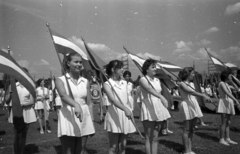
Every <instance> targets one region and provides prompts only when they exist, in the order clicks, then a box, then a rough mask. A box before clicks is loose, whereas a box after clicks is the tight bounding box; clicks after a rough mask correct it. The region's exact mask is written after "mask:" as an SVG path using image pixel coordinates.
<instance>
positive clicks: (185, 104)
mask: <svg viewBox="0 0 240 154" xmlns="http://www.w3.org/2000/svg"><path fill="white" fill-rule="evenodd" d="M63 63H64V67H65V70H66V73H65V74H63V76H61V77H58V78H57V79H56V80H55V87H52V84H51V80H44V79H39V80H37V82H36V85H37V88H36V95H37V97H36V100H33V98H32V96H31V95H30V93H29V92H28V91H27V90H26V88H25V87H23V86H22V85H21V83H19V82H17V83H16V86H17V91H18V94H19V98H20V102H21V105H22V107H23V111H24V112H23V116H24V121H25V123H26V126H25V127H24V128H25V129H24V131H23V133H22V134H20V135H19V134H17V133H16V135H15V142H14V150H15V153H23V149H24V145H25V144H26V137H27V130H28V127H29V124H30V123H33V122H36V121H38V122H39V128H40V131H39V133H40V134H44V133H51V129H57V130H58V135H57V136H58V137H59V139H60V142H61V145H62V149H63V153H64V154H67V153H72V154H75V153H80V154H84V153H85V149H86V148H85V147H86V144H87V140H88V138H89V137H90V136H92V135H93V134H94V133H97V132H96V131H95V128H94V121H98V120H99V122H100V123H104V129H105V130H106V131H107V132H108V137H109V154H116V153H120V154H124V153H125V147H126V143H127V137H128V135H129V134H131V133H134V132H135V131H136V128H135V123H134V118H133V111H134V110H135V109H136V108H138V110H139V120H140V121H142V124H143V128H144V134H145V149H146V153H147V154H157V149H158V141H157V138H158V137H159V134H163V135H166V134H170V133H174V132H172V131H171V130H169V128H168V121H169V118H171V117H172V115H171V112H170V111H171V110H178V111H179V113H180V116H179V117H180V119H181V121H182V122H183V123H182V125H183V133H182V140H183V145H184V153H185V154H195V152H193V151H192V140H193V133H194V129H195V128H196V127H197V126H196V124H197V121H198V120H200V124H201V125H203V126H207V125H206V124H205V123H204V122H203V121H202V117H203V114H202V111H201V108H200V106H199V102H198V99H197V97H202V98H203V99H204V101H208V102H210V103H211V102H212V99H214V98H218V103H217V108H216V112H217V113H220V115H221V119H222V123H221V124H220V139H219V143H220V144H223V145H226V146H228V145H229V144H238V143H237V142H235V141H232V140H231V139H230V129H229V127H230V122H231V116H232V115H234V114H235V106H234V105H237V107H238V108H240V106H239V102H238V99H239V98H240V95H239V88H238V87H239V86H240V82H239V81H240V71H238V72H237V71H229V70H227V71H223V72H221V74H220V75H219V81H217V80H216V79H215V80H214V82H211V80H210V79H208V80H206V81H207V82H205V83H204V84H201V85H200V89H201V92H197V91H196V87H195V86H194V84H193V78H194V70H193V68H192V67H186V68H184V69H183V70H182V71H180V72H179V75H178V79H177V80H176V81H175V86H173V87H171V88H168V87H166V85H164V84H163V83H164V82H162V80H161V79H160V78H157V77H156V70H157V67H156V61H155V60H152V59H148V60H146V61H145V63H144V64H143V66H142V71H143V72H142V73H143V74H142V76H139V77H138V79H137V80H135V81H133V80H132V78H131V75H132V74H131V72H130V71H125V72H124V70H123V63H122V62H121V61H119V60H112V61H110V62H109V64H108V65H107V66H106V68H105V72H104V73H105V74H104V75H102V76H101V75H99V74H97V73H96V72H94V71H85V72H83V71H82V70H83V65H82V58H81V56H80V55H78V54H76V53H71V54H69V55H68V56H66V59H65V60H64V61H63ZM26 71H27V70H26ZM100 77H101V78H103V80H104V81H103V80H100ZM102 81H103V82H102ZM166 89H167V90H168V93H169V94H171V96H172V98H174V99H172V100H168V99H167V98H168V96H166V93H165V92H164V90H166ZM11 93H12V91H11V88H10V86H9V87H7V88H6V92H5V91H1V102H4V106H5V108H6V109H7V110H6V111H7V112H8V115H9V123H12V110H11V106H12V103H11ZM94 105H97V106H98V108H99V109H98V112H99V114H100V116H99V119H97V118H94V114H93V106H94ZM52 110H56V111H57V115H58V128H51V127H50V123H49V115H50V112H51V111H52ZM34 111H35V112H34ZM15 132H16V131H15ZM19 138H21V139H19ZM19 141H21V142H19Z"/></svg>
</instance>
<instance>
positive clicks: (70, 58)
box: [63, 52, 82, 70]
mask: <svg viewBox="0 0 240 154" xmlns="http://www.w3.org/2000/svg"><path fill="white" fill-rule="evenodd" d="M73 56H79V57H81V58H82V56H81V55H79V54H78V53H76V52H71V53H69V54H68V55H66V56H65V57H64V58H63V67H64V69H65V70H69V66H68V62H70V61H71V60H72V57H73Z"/></svg>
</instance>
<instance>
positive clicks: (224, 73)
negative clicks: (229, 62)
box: [220, 70, 231, 82]
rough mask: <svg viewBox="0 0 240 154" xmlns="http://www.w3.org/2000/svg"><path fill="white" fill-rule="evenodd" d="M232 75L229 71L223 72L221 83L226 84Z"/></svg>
mask: <svg viewBox="0 0 240 154" xmlns="http://www.w3.org/2000/svg"><path fill="white" fill-rule="evenodd" d="M230 74H231V73H230V72H229V71H228V70H224V71H222V72H221V75H220V78H221V81H223V82H225V81H226V80H227V78H228V76H229V75H230Z"/></svg>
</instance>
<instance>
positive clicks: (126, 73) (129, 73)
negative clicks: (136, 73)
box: [123, 71, 132, 77]
mask: <svg viewBox="0 0 240 154" xmlns="http://www.w3.org/2000/svg"><path fill="white" fill-rule="evenodd" d="M127 75H128V76H129V77H131V76H132V74H131V72H130V71H125V72H124V73H123V77H125V76H127Z"/></svg>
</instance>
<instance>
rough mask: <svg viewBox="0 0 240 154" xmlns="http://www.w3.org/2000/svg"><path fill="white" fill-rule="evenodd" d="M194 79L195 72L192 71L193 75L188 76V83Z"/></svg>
mask: <svg viewBox="0 0 240 154" xmlns="http://www.w3.org/2000/svg"><path fill="white" fill-rule="evenodd" d="M193 78H194V71H191V73H190V74H189V76H188V81H193Z"/></svg>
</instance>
